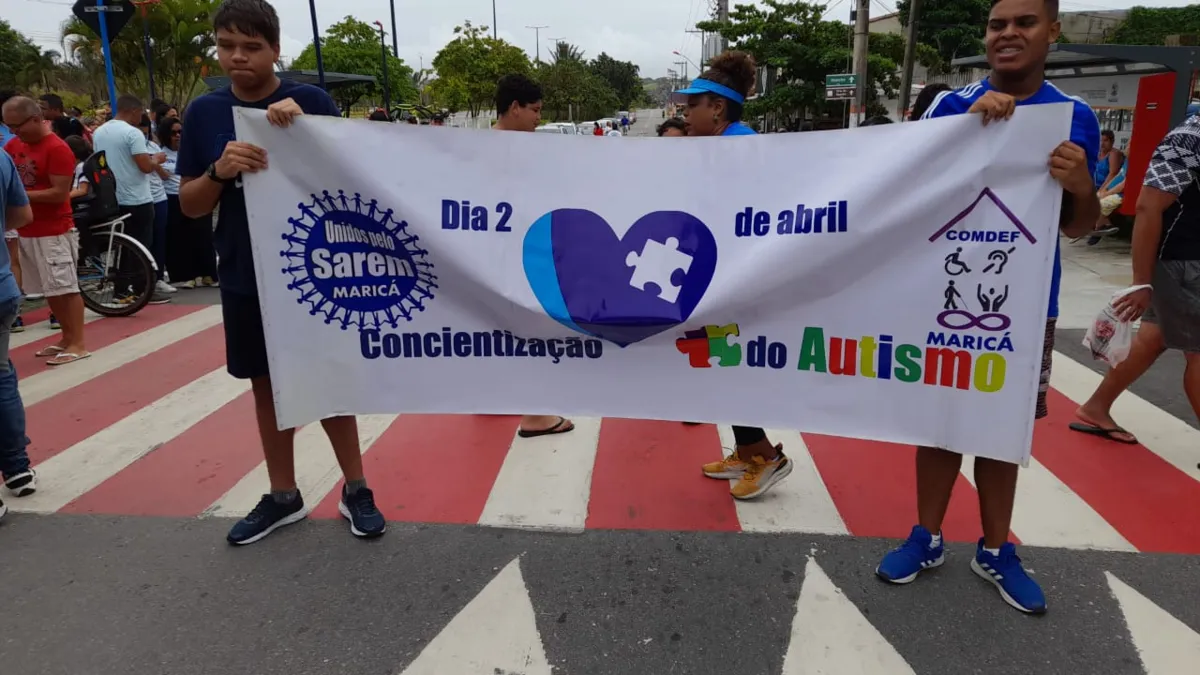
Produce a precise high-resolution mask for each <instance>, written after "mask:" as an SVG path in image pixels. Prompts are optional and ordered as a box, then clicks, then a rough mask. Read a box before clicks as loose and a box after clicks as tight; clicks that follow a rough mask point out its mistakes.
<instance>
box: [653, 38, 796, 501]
mask: <svg viewBox="0 0 1200 675" xmlns="http://www.w3.org/2000/svg"><path fill="white" fill-rule="evenodd" d="M757 72H758V71H757V67H756V66H755V64H754V58H753V57H751V56H750V55H749V54H747V53H745V52H741V51H728V52H724V53H722V54H720V55H718V56H716V57H715V58H714V59H713V60H712V61H711V62H710V63H709V67H708V70H706V71H704V72H703V73H702V74H701V75H700V77H698V78H697V79H695V80H692V83H691V85H689V86H688V87H687V88H686V89H681V90H679V91H677V92H675V94H674V95H673V97H672V98H673V99H674V100H675V101H676V102H678V103H684V104H685V108H684V113H683V114H684V116H685V117H686V119H687V130H688V136H689V137H692V136H753V135H755V132H754V130H753V129H751V128H750V127H748V126H746V124H745V123H744V122H742V113H743V111H744V109H745V104H746V97H748V96H750V95H751V93H752V92H753V91H754V81H755V78H756V76H757ZM733 437H734V441H735V443H736V446H737V447H735V448H734V450H733V453H732V454H731V455H729V456H728V457H726V458H725V459H723V460H721V461H719V462H713V463H711V464H706V465H704V466H703V467H702V471H703V472H704V475H705V476H708V477H709V478H715V479H719V480H735V481H736V482H735V483H734V484H733V486H732V487H731V488H730V494H732V495H733V496H734V497H735V498H737V499H754V498H755V497H759V496H762V495H763V494H764V493H766V492H767V491H768V490H770V489H771V488H772V487H774V486H775V485H777V484H778V483H779V482H780V481H782V480H783V479H784V478H787V476H788V474H790V473H791V472H792V462H791V460H789V459H788V458H787V456H786V455H784V454H783V446H782V445H774V444H772V443H771V442H770V441H769V440H767V434H766V432H765V431H763V430H762V429H760V428H757V427H741V426H735V427H733Z"/></svg>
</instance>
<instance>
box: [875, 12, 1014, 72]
mask: <svg viewBox="0 0 1200 675" xmlns="http://www.w3.org/2000/svg"><path fill="white" fill-rule="evenodd" d="M909 7H910V0H897V2H896V11H898V12H900V24H901V25H903V26H908V11H909ZM991 10H992V3H991V0H921V16H920V17H918V18H919V19H920V21H918V22H917V42H918V43H919V44H926V45H929V46H931V47H933V48H934V49H936V50H937V53H938V55H939V56H940V57H941V64H940V67H941V68H943V69H945V68H949V66H950V62H951V61H953V60H954V59H958V58H965V57H968V56H977V55H979V54H982V53H983V34H984V32H985V31H986V28H987V19H988V14H989V13H990V12H991Z"/></svg>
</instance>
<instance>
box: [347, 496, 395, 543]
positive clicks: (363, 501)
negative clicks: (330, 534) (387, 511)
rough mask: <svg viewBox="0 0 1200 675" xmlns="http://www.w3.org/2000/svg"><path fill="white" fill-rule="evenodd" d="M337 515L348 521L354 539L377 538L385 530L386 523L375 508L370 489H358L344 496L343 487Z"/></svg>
mask: <svg viewBox="0 0 1200 675" xmlns="http://www.w3.org/2000/svg"><path fill="white" fill-rule="evenodd" d="M338 513H341V514H342V517H343V518H345V519H346V520H348V521H350V533H351V534H353V535H354V536H356V537H362V538H364V539H369V538H372V537H378V536H380V535H381V534H383V533H384V532H385V531H386V530H387V521H386V520H384V518H383V514H382V513H380V512H379V509H378V508H377V507H376V506H375V493H374V492H371V490H370V488H365V487H364V488H359V489H358V490H356V491H355V492H354V494H346V488H345V486H343V487H342V499H341V501H339V502H338Z"/></svg>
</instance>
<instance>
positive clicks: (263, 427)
mask: <svg viewBox="0 0 1200 675" xmlns="http://www.w3.org/2000/svg"><path fill="white" fill-rule="evenodd" d="M213 30H214V32H215V33H216V43H217V58H218V60H219V61H220V64H221V69H222V70H223V71H224V72H225V73H226V74H228V75H229V81H230V84H229V86H227V87H223V88H221V89H218V90H216V91H213V92H211V93H208V94H205V95H204V96H201V97H200V98H198V99H196V100H195V101H193V102H192V104H191V105H189V106H188V108H187V113H186V116H185V117H184V123H183V129H184V131H183V137H182V138H181V140H180V146H179V158H178V161H177V164H176V173H177V174H179V176H180V184H179V208H180V210H181V211H182V212H183V214H184V215H185V216H188V217H189V218H202V217H204V216H207V215H209V214H211V213H212V212H213V210H214V209H216V208H217V207H218V206H219V207H220V211H219V218H218V220H217V231H216V236H215V243H216V248H217V252H218V254H219V266H220V270H219V271H220V276H221V309H222V314H223V317H224V323H225V351H226V355H227V361H228V366H227V367H228V370H229V374H230V375H232V376H234V377H236V378H239V379H248V380H250V383H251V388H252V390H253V392H254V407H255V413H256V417H257V421H258V433H259V437H260V438H261V439H262V444H263V455H264V456H265V458H266V465H267V475H268V477H269V479H270V481H271V491H270V494H265V495H263V496H262V499H261V500H260V501H259V503H258V505H257V506H255V507H254V510H253V511H251V512H250V514H249V515H247V516H246V517H245V518H243V519H242V520H241V521H239V522H238V523H237V524H235V525H234V526H233V529H231V530H230V531H229V536H228V540H229V543H231V544H239V545H241V544H252V543H254V542H256V541H259V540H260V539H262V538H263V537H266V536H267V535H269V534H271V533H272V532H274V531H275V530H276V529H278V528H280V527H283V526H285V525H290V524H291V523H295V522H299V521H300V520H303V519H304V517H305V516H306V515H307V511H306V510H305V508H304V500H303V499H302V498H301V496H300V491H299V489H298V488H297V486H296V467H295V430H294V429H285V430H282V431H281V430H280V429H279V427H278V424H277V422H276V418H275V403H274V400H273V394H272V391H273V390H272V386H271V374H270V372H269V369H268V364H267V346H266V337H265V335H264V332H263V322H262V309H261V307H260V306H259V301H258V285H257V281H256V279H255V274H254V260H253V257H252V255H251V249H250V223H249V220H248V218H247V215H246V200H245V197H244V195H243V192H242V174H244V173H254V172H257V171H262V170H265V169H266V168H267V156H266V152H265V151H263V149H262V148H258V147H255V146H253V145H250V144H248V143H241V142H239V141H238V140H237V139H236V138H235V136H234V126H233V109H234V108H235V107H245V108H258V109H265V110H266V111H267V119H268V120H270V122H271V123H272V124H275V125H277V126H287V125H289V124H290V123H291V121H292V120H293V119H294V118H295V117H297V116H299V115H303V114H305V113H307V114H312V115H331V116H340V114H341V113H340V112H339V111H338V108H337V105H336V104H335V103H334V102H333V99H332V98H330V97H329V94H327V93H326V92H325V91H323V90H321V89H318V88H317V87H313V86H311V85H307V84H300V83H297V82H287V81H284V80H280V79H279V77H278V76H276V75H275V62H276V61H277V60H278V59H279V17H278V15H276V13H275V8H274V7H272V6H271V5H270V4H268V3H267V2H265V0H225V1H224V2H223V3H221V6H220V7H219V8H218V9H217V12H216V14H215V15H214V16H213ZM321 426H322V427H324V428H325V434H326V435H327V436H328V437H329V442H330V444H331V445H332V446H333V452H334V454H335V455H336V456H337V460H338V464H339V465H340V466H341V469H342V474H343V475H344V476H345V478H346V484H345V486H344V487H343V488H342V495H341V500H340V501H339V503H338V510H339V511H340V512H341V514H342V515H343V516H344V517H345V518H346V519H347V520H349V521H350V532H351V533H352V534H354V535H355V536H356V537H376V536H379V535H381V534H383V532H384V529H385V522H384V518H383V514H381V513H380V512H379V509H377V508H376V507H375V498H374V495H373V494H372V493H371V490H370V489H368V488H367V482H366V479H365V478H364V477H363V466H362V453H361V451H360V450H359V441H358V424H357V422H356V420H355V418H353V417H331V418H329V419H324V420H321Z"/></svg>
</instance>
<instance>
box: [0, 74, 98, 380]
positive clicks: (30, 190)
mask: <svg viewBox="0 0 1200 675" xmlns="http://www.w3.org/2000/svg"><path fill="white" fill-rule="evenodd" d="M3 117H4V123H5V124H7V125H8V127H9V128H10V129H12V130H13V131H14V132H16V134H17V137H16V138H14V139H12V140H10V141H9V142H8V144H7V145H5V146H4V149H5V151H7V152H8V154H9V155H11V156H12V158H13V161H14V163H15V164H16V166H17V171H18V173H19V174H20V176H21V178H22V181H23V183H24V185H25V192H26V194H27V195H28V197H29V201H30V203H31V204H32V207H33V223H31V224H29V225H27V226H25V227H24V228H22V229H21V230H20V235H21V241H20V256H21V269H22V270H23V272H24V279H23V281H24V283H25V290H27V291H30V292H32V293H38V294H40V295H42V296H44V297H45V298H46V303H47V304H48V305H50V311H51V312H53V313H54V316H55V317H56V318H57V319H58V321H59V322H60V324H61V327H62V336H61V337H60V338H59V340H58V342H57V343H55V344H53V345H50V346H48V347H45V348H44V349H42V350H40V351H38V352H37V354H36V356H37V357H38V358H48V359H49V360H48V361H46V364H47V365H50V366H64V365H67V364H70V363H75V362H76V361H79V360H81V359H86V358H88V357H90V356H91V353H90V352H88V350H87V346H86V345H85V344H84V325H83V298H82V296H80V294H79V280H78V278H77V274H78V265H79V238H78V237H77V236H75V233H73V232H71V230H72V228H74V227H75V221H74V218H73V213H72V209H71V199H70V194H71V183H72V180H73V178H74V176H75V155H74V154H72V152H71V148H70V147H69V146H68V145H67V144H66V142H65V141H63V140H62V139H61V138H59V137H58V136H56V135H54V133H52V132H51V131H50V130H49V129H47V127H46V125H45V124H43V122H44V120H43V118H42V110H41V108H40V107H39V106H38V104H37V102H36V101H34V100H33V99H30V98H26V97H23V96H16V97H13V98H11V99H9V100H8V102H7V103H5V104H4V108H3Z"/></svg>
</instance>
